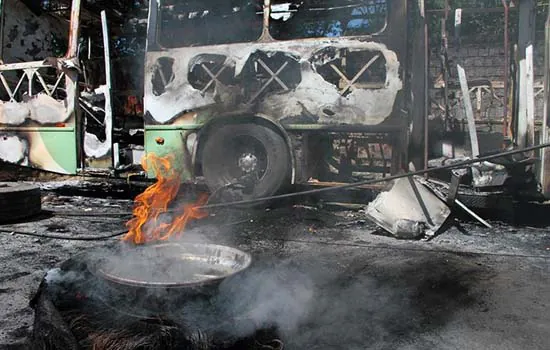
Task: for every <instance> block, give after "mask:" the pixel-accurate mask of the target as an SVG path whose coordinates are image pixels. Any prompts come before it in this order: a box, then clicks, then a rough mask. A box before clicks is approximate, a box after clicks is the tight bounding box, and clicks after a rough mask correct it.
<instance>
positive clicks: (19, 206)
mask: <svg viewBox="0 0 550 350" xmlns="http://www.w3.org/2000/svg"><path fill="white" fill-rule="evenodd" d="M41 211H42V202H41V195H40V188H39V187H38V186H34V185H30V184H21V183H12V182H0V222H13V221H18V220H21V219H24V218H28V217H31V216H35V215H38V214H40V212H41Z"/></svg>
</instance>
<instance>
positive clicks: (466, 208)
mask: <svg viewBox="0 0 550 350" xmlns="http://www.w3.org/2000/svg"><path fill="white" fill-rule="evenodd" d="M455 203H456V204H457V205H458V206H459V207H461V208H462V209H463V210H464V211H465V212H466V213H468V214H469V215H470V216H472V217H473V218H474V219H476V220H477V221H479V222H480V223H482V224H483V226H485V227H487V228H493V226H491V225H490V224H489V223H488V222H487V221H485V220H483V218H481V217H480V216H479V215H477V214H476V213H474V212H473V211H472V210H470V208H468V207H467V206H466V205H465V204H464V203H462V202H461V201H459V200H458V199H455Z"/></svg>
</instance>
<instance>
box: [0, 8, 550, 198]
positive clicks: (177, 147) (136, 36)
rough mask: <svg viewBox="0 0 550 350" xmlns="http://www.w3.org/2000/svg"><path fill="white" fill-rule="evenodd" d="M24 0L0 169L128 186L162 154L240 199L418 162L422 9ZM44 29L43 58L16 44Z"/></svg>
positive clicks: (424, 109)
mask: <svg viewBox="0 0 550 350" xmlns="http://www.w3.org/2000/svg"><path fill="white" fill-rule="evenodd" d="M23 3H27V2H26V1H19V0H9V1H2V2H1V4H2V6H3V8H4V10H3V12H2V13H3V16H2V18H3V21H4V22H5V23H4V26H3V28H4V29H5V30H4V35H2V36H0V37H1V38H2V39H3V41H4V43H3V44H2V47H5V50H4V58H5V59H6V60H7V61H5V63H3V64H0V90H1V91H0V95H1V96H0V97H1V99H2V101H1V102H0V160H2V161H5V162H11V163H16V164H19V165H23V166H31V167H35V168H39V169H44V170H48V171H54V172H58V173H63V174H77V173H86V174H89V173H92V174H97V173H103V174H116V175H118V176H127V175H128V174H129V173H130V174H135V173H136V172H137V173H140V172H142V170H143V168H142V167H141V160H142V159H144V155H147V154H155V155H157V156H160V157H164V156H170V157H171V162H172V164H171V166H173V167H175V168H176V169H177V172H178V173H179V174H181V179H182V181H185V182H194V181H196V180H198V179H204V180H205V182H206V183H207V184H208V186H209V187H210V188H211V190H212V191H216V190H218V189H220V188H225V189H227V190H230V189H233V190H235V191H237V192H239V196H240V197H245V198H255V197H262V196H269V195H271V194H274V193H276V192H278V191H281V190H284V189H285V188H286V187H287V185H291V184H305V183H308V184H315V185H333V184H335V183H343V182H355V181H359V180H362V179H365V178H372V177H377V176H385V175H387V174H395V173H396V172H399V171H403V170H406V169H408V166H409V164H410V163H411V162H413V163H414V165H415V166H416V167H417V168H419V167H427V166H429V163H428V153H429V149H428V147H429V144H428V142H427V139H428V138H430V142H431V144H433V143H434V142H436V141H437V140H436V138H437V137H438V136H436V135H435V134H434V135H430V131H429V130H428V117H427V115H428V114H429V113H430V112H429V108H428V103H427V101H428V90H429V88H428V49H427V33H426V27H425V23H426V15H425V11H424V8H423V1H405V0H329V1H314V0H311V1H279V0H271V1H268V0H249V1H248V0H238V1H230V2H227V1H218V0H212V1H182V0H149V1H128V2H117V4H114V3H112V4H111V3H110V2H102V1H94V2H86V3H84V2H81V0H72V2H71V0H57V1H48V2H43V3H42V5H41V6H47V7H48V11H46V10H45V9H40V8H39V9H36V6H35V8H34V13H33V12H32V11H31V10H33V8H30V9H29V8H28V7H25V5H24V4H23ZM28 3H32V2H28ZM117 6H118V7H117ZM103 8H107V9H108V11H107V12H103V13H102V15H101V16H99V15H98V14H99V13H101V12H102V9H103ZM7 11H9V12H10V13H14V14H15V13H16V12H17V14H18V15H17V16H16V15H14V16H9V17H7V16H6V13H7ZM37 12H38V13H37ZM54 14H55V15H54ZM45 16H47V17H45ZM129 18H130V19H129ZM14 21H15V22H14ZM17 21H19V22H17ZM66 22H68V23H69V26H68V28H66V30H65V34H64V35H63V34H59V33H60V30H59V28H60V27H61V26H63V25H64V24H65V23H66ZM37 23H38V24H37ZM40 23H43V24H44V23H47V26H46V25H45V24H44V25H42V24H40ZM31 24H32V25H31ZM65 26H66V24H65ZM23 27H25V28H26V30H25V31H20V30H19V29H20V28H23ZM54 27H55V30H54V29H52V28H54ZM18 28H19V29H18ZM43 28H46V29H43ZM128 28H130V29H128ZM53 32H55V33H58V35H59V36H60V38H58V39H57V40H56V41H55V43H59V42H62V43H66V45H65V46H64V47H63V45H61V47H62V49H63V52H64V54H61V55H57V57H55V58H48V56H54V55H55V52H54V51H55V50H49V51H48V50H42V51H41V50H39V49H33V50H26V51H24V52H20V51H17V50H14V49H13V48H14V47H15V46H14V45H16V44H18V45H30V46H31V47H32V48H35V47H44V46H48V45H50V46H53V40H52V39H48V37H49V36H50V35H51V33H53ZM29 33H30V35H29ZM47 44H48V45H47ZM12 51H13V52H16V53H17V54H18V55H19V56H18V57H17V59H14V57H9V55H7V54H8V53H10V52H12ZM57 52H59V48H58V50H57ZM25 55H27V57H23V59H21V56H25ZM41 55H42V56H41ZM12 56H13V55H12ZM21 60H23V61H28V62H19V61H21ZM428 136H430V137H428ZM145 159H146V158H145ZM485 165H486V164H485ZM495 166H496V168H498V169H496V168H495ZM495 166H493V167H492V168H491V167H490V168H488V170H487V169H485V168H479V167H472V169H470V178H471V181H470V182H471V184H472V186H473V187H474V189H475V190H476V191H477V190H479V189H481V190H484V188H488V187H489V190H490V191H493V192H494V190H495V188H498V189H499V190H500V189H501V188H502V187H503V186H504V185H505V182H508V183H510V181H508V180H506V179H508V178H509V177H510V171H509V169H508V170H507V169H504V168H506V166H504V165H498V164H497V165H495ZM495 169H496V170H495ZM514 171H515V170H514ZM543 173H544V169H543ZM143 174H144V175H147V176H148V177H154V173H153V172H152V171H148V172H147V171H146V172H143ZM521 174H523V172H522V173H521ZM520 177H521V178H522V179H527V178H529V179H531V177H525V176H524V175H520ZM516 178H517V176H516ZM497 180H498V181H497ZM522 181H523V180H522ZM522 181H520V182H522ZM466 182H468V181H466ZM497 182H498V183H497ZM512 182H513V181H512ZM516 182H517V181H516ZM523 182H525V181H523ZM532 185H533V181H531V180H530V185H529V186H531V187H533V186H532ZM516 187H517V186H516ZM535 187H536V186H535ZM497 192H498V191H497Z"/></svg>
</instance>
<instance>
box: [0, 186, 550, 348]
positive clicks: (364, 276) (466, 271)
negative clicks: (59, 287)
mask: <svg viewBox="0 0 550 350" xmlns="http://www.w3.org/2000/svg"><path fill="white" fill-rule="evenodd" d="M42 187H43V208H44V209H45V214H44V215H43V216H42V217H40V218H35V219H33V220H32V221H30V222H26V223H21V224H13V225H2V226H0V229H3V230H13V231H25V232H36V233H47V234H57V235H69V236H93V235H104V234H109V233H112V232H117V231H121V230H123V229H124V223H125V222H126V220H127V219H128V218H129V216H128V213H129V212H130V210H131V206H132V201H131V200H129V199H117V198H121V197H125V196H126V197H127V198H131V197H133V195H134V194H133V193H130V192H131V191H130V190H128V189H124V190H121V191H118V192H116V191H111V190H112V189H110V188H106V187H105V188H104V187H101V186H99V187H98V186H95V187H94V190H93V191H88V192H89V193H88V192H86V191H83V189H86V188H89V186H88V187H87V186H86V185H83V184H82V183H79V182H70V181H65V182H62V183H59V184H57V185H56V183H46V184H44V185H43V186H42ZM78 189H80V190H78ZM134 190H136V189H134ZM102 192H103V196H102V197H103V198H100V197H101V193H102ZM83 193H86V194H87V195H92V194H93V195H94V196H95V198H94V197H84V196H79V194H83ZM98 194H99V195H100V196H98ZM109 196H111V197H109ZM549 209H550V208H545V207H543V208H538V213H537V214H534V213H530V214H528V215H533V220H532V221H533V222H536V223H537V224H536V225H523V226H512V225H510V224H506V223H501V222H495V221H492V222H491V223H492V224H493V225H494V228H492V229H487V228H483V227H480V226H478V225H476V224H474V223H471V222H462V223H461V224H460V227H452V228H450V229H449V230H447V231H446V232H444V233H442V234H440V235H439V236H437V237H436V238H434V239H432V240H430V241H406V240H396V239H394V238H392V237H388V236H385V235H383V234H382V233H381V232H380V231H379V230H377V229H376V227H375V226H374V225H372V224H371V223H369V222H368V221H366V220H365V218H364V216H363V214H362V211H361V210H334V208H333V207H328V206H322V205H319V203H316V204H309V205H302V204H297V203H294V204H289V203H287V204H280V205H279V207H274V208H271V209H269V210H263V209H262V210H255V211H248V212H245V211H242V210H240V211H235V210H229V211H217V212H212V213H210V214H211V215H210V216H209V217H208V218H206V219H203V220H202V221H200V222H197V223H195V224H194V225H192V227H190V229H189V230H188V232H186V234H185V238H184V239H186V240H195V241H196V240H200V241H207V242H215V243H218V244H227V245H231V246H235V247H238V248H240V249H243V250H245V251H248V252H250V253H251V254H252V255H253V258H254V262H253V265H252V267H251V271H252V272H251V273H250V274H249V275H246V276H248V277H246V276H245V277H244V280H243V283H242V286H241V288H243V290H242V291H240V292H241V293H242V295H243V300H242V305H235V307H249V306H250V305H254V310H260V311H258V312H257V314H256V317H258V319H259V321H265V322H271V323H275V324H276V325H277V326H278V327H279V328H280V329H281V333H282V338H283V339H282V340H283V341H284V343H285V349H499V350H500V349H548V348H550V339H549V338H548V334H550V313H548V306H549V305H548V303H549V300H550V279H549V278H548V276H549V272H550V271H549V259H550V231H549V229H548V227H550V223H548V224H546V223H544V220H542V221H543V222H542V223H541V220H540V216H541V215H544V214H545V213H549V212H550V210H549ZM77 214H78V215H82V216H76V215H77ZM535 216H537V217H535ZM523 219H525V220H523V221H525V222H530V219H529V218H528V217H523ZM548 221H549V222H550V220H548ZM107 244H109V245H112V244H119V243H118V242H117V239H116V238H115V239H110V240H108V241H98V242H77V241H66V240H54V239H46V238H36V237H29V236H23V235H18V234H10V233H0V313H1V316H0V349H19V348H23V344H24V343H25V342H26V339H27V337H28V335H29V334H30V332H31V331H32V322H33V310H32V309H31V308H30V307H29V306H28V304H29V298H30V297H31V296H32V295H33V293H34V292H35V291H36V289H37V287H38V284H39V283H40V281H41V279H42V278H43V277H44V274H45V273H46V272H47V271H48V270H49V269H52V268H54V267H56V266H57V265H58V264H59V263H61V262H62V261H64V260H65V259H67V258H68V257H70V256H73V255H75V254H77V253H79V252H83V251H85V250H87V249H91V248H92V247H101V246H102V245H107ZM254 271H255V273H254ZM281 276H283V277H281ZM238 292H239V291H238Z"/></svg>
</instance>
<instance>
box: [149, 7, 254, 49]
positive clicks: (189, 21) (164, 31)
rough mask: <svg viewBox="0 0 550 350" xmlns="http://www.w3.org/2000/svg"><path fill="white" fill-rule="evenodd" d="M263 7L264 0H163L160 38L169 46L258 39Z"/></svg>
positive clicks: (215, 43)
mask: <svg viewBox="0 0 550 350" xmlns="http://www.w3.org/2000/svg"><path fill="white" fill-rule="evenodd" d="M262 8H263V1H262V0H250V1H247V0H235V1H222V0H214V1H202V0H194V1H188V0H185V1H184V0H169V1H163V3H162V7H161V10H160V34H159V39H158V40H159V43H160V44H161V45H162V46H164V47H167V48H173V47H186V46H206V45H220V44H232V43H243V42H252V41H256V40H257V39H258V38H259V37H260V35H261V34H262V24H263V12H262V11H263V10H262Z"/></svg>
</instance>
